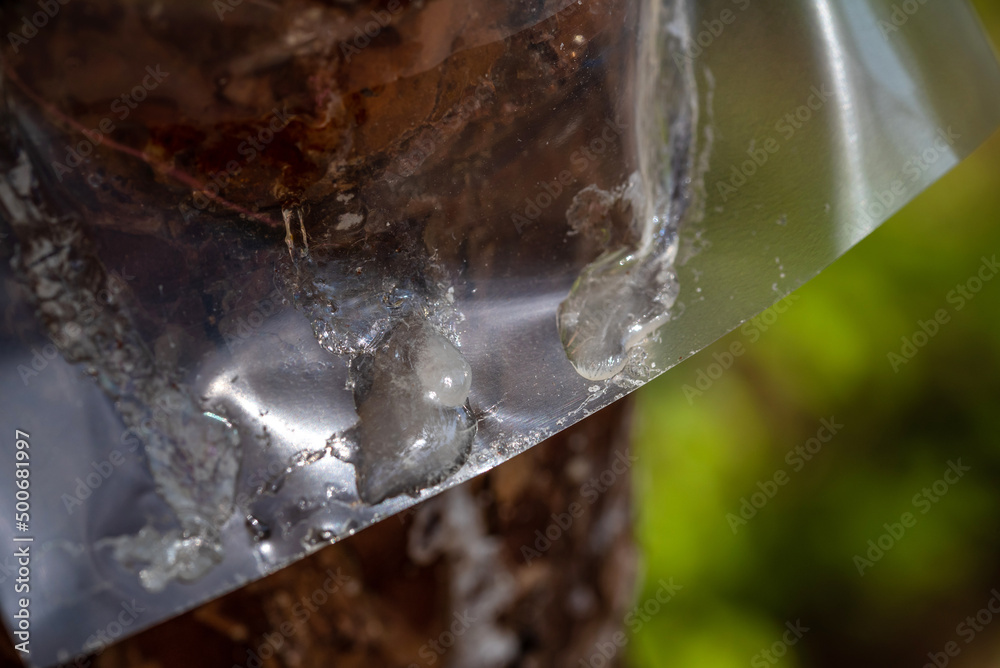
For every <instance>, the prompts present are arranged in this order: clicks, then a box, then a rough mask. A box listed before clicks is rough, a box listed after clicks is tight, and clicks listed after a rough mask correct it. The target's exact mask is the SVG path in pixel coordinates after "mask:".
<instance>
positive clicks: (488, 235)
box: [0, 0, 1000, 665]
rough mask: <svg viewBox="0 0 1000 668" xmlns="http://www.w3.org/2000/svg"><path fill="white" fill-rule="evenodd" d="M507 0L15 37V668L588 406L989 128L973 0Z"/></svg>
mask: <svg viewBox="0 0 1000 668" xmlns="http://www.w3.org/2000/svg"><path fill="white" fill-rule="evenodd" d="M362 4H363V3H362ZM522 4H524V3H486V2H482V3H479V2H472V3H469V2H465V1H464V0H462V1H459V0H455V1H454V2H452V1H450V0H437V1H433V0H431V1H429V2H427V3H426V5H425V6H424V7H423V8H422V9H420V8H417V7H416V6H412V5H409V4H408V3H403V4H402V5H399V4H395V3H393V4H392V7H397V8H398V7H403V8H404V9H401V10H399V11H398V12H396V11H393V12H392V13H390V14H386V12H388V11H389V9H388V6H383V7H382V8H381V9H379V10H378V11H380V12H382V13H380V14H378V15H376V14H372V13H369V12H370V8H369V7H364V8H360V7H361V5H357V6H355V7H354V8H353V9H352V8H346V7H347V6H346V5H345V6H332V7H330V6H325V5H324V6H323V7H324V8H323V9H322V10H320V9H318V8H317V7H319V6H320V3H317V4H316V5H313V4H312V3H309V2H302V3H289V5H288V6H286V7H285V8H284V9H280V8H278V9H276V8H275V7H277V6H276V5H265V4H259V5H258V4H253V3H243V4H242V6H240V7H238V8H236V9H235V10H234V11H233V12H231V13H228V14H225V15H224V16H222V17H219V16H217V15H216V9H215V8H214V7H213V5H212V3H205V2H194V1H192V2H178V3H170V6H169V8H166V7H164V5H163V4H161V3H148V4H147V3H142V2H139V3H125V2H122V3H115V2H85V1H84V0H78V1H77V2H75V3H71V4H69V5H66V6H65V7H64V8H63V9H62V10H61V14H60V16H57V17H56V18H55V19H54V20H53V22H52V25H51V26H49V27H48V28H46V30H43V31H40V32H39V34H38V36H36V37H33V38H32V40H31V42H30V43H28V44H25V45H22V46H21V50H20V51H19V52H18V53H14V52H12V51H11V50H8V51H7V52H6V53H5V61H4V82H3V86H4V103H5V106H4V114H5V118H4V136H3V139H4V148H3V155H2V158H3V167H4V176H3V179H2V180H0V207H2V213H3V225H4V228H3V232H4V233H5V234H6V235H7V236H5V237H4V241H3V243H4V246H5V249H6V251H7V257H8V258H9V259H10V266H9V267H8V268H5V270H4V271H5V283H6V288H7V289H6V291H5V292H6V294H5V295H4V299H5V303H4V306H5V308H4V313H5V319H4V322H3V327H4V329H3V332H2V337H3V339H2V341H3V344H2V345H3V347H2V351H0V356H2V357H0V365H2V368H3V373H2V374H0V396H2V403H0V416H2V420H0V423H2V424H3V425H4V429H5V430H7V432H9V433H8V435H7V436H4V437H3V441H2V447H0V452H2V453H3V456H4V457H8V458H10V459H9V460H8V461H9V462H13V457H14V454H13V451H14V440H15V439H14V430H15V429H20V430H22V431H24V432H28V433H29V434H30V443H31V457H32V459H31V471H32V473H31V476H32V477H31V484H32V488H31V489H32V497H31V526H30V530H29V531H28V532H18V531H16V530H15V526H14V524H13V515H14V508H13V505H14V492H15V487H14V479H13V477H12V476H7V477H5V478H4V479H2V480H0V507H3V508H5V509H6V512H5V513H4V514H3V516H2V517H0V540H2V541H4V542H5V544H9V545H12V544H13V543H11V540H12V538H13V536H15V535H19V536H22V537H23V536H26V535H30V536H32V537H33V539H34V542H33V543H32V551H33V558H32V562H31V569H32V590H31V614H32V627H31V628H32V638H31V650H32V651H31V654H30V657H28V660H29V661H30V662H31V663H33V664H35V665H48V664H52V663H54V662H55V661H56V660H66V659H68V658H70V657H72V656H74V655H77V654H78V653H80V652H81V651H95V650H100V648H101V647H102V646H103V644H104V643H106V642H109V641H113V640H116V639H118V638H120V637H122V636H123V635H125V634H129V633H134V632H136V631H138V630H140V629H142V628H144V627H146V626H149V625H151V624H154V623H157V622H159V621H162V620H164V619H166V618H168V617H170V616H172V615H174V614H177V613H179V612H182V611H184V610H187V609H189V608H191V607H193V606H195V605H197V604H199V603H201V602H203V601H206V600H208V599H210V598H213V597H215V596H218V595H221V594H223V593H225V592H226V591H229V590H231V589H233V588H236V587H239V586H241V585H242V584H244V583H246V582H248V581H250V580H253V579H255V578H259V577H261V576H263V575H266V574H267V573H269V572H272V571H273V570H275V569H277V568H280V567H281V566H283V565H286V564H288V563H289V562H291V561H293V560H295V559H298V558H300V557H302V556H303V555H305V554H307V553H308V552H310V551H312V550H315V549H318V548H319V547H321V546H322V545H324V544H326V543H328V542H330V541H333V540H337V539H339V538H343V537H345V536H348V535H351V534H353V533H354V532H356V531H358V530H360V529H363V528H364V527H365V526H368V525H370V524H371V523H373V522H376V521H379V520H380V519H382V518H384V517H386V516H388V515H391V514H393V513H396V512H399V511H400V510H403V509H405V508H406V507H408V506H410V505H413V504H414V503H417V502H419V501H420V500H421V499H425V498H427V497H429V496H432V495H434V494H436V493H438V492H440V491H441V490H443V489H445V488H447V487H450V486H452V485H456V484H459V483H461V482H463V481H465V480H468V479H469V478H471V477H473V476H475V475H477V474H479V473H482V472H483V471H486V470H488V469H490V468H491V467H493V466H496V465H497V464H499V463H500V462H502V461H504V460H506V459H508V458H510V457H512V456H514V455H516V454H518V453H519V452H522V451H523V450H525V449H526V448H528V447H531V446H532V445H534V444H536V443H537V442H539V441H540V440H542V439H544V438H545V437H547V436H549V435H551V434H552V433H555V432H556V431H558V430H559V429H561V428H564V427H566V426H568V425H570V424H572V423H573V422H575V421H577V420H580V419H583V418H584V417H586V416H587V415H589V414H590V413H592V412H594V411H596V410H598V409H600V408H601V407H603V406H605V405H607V404H608V403H610V402H612V401H614V400H615V399H617V398H620V397H621V396H623V395H624V394H625V393H627V392H629V391H631V390H633V389H635V388H636V387H638V386H640V385H642V384H643V383H645V382H647V381H649V380H650V379H652V378H654V377H655V376H657V375H658V374H660V373H662V372H663V371H665V370H667V369H668V368H670V367H671V366H673V365H675V364H677V363H678V362H679V361H680V360H682V359H684V358H686V357H688V356H690V355H692V354H694V353H695V352H697V351H698V350H699V349H701V348H703V347H704V346H706V345H708V344H709V343H711V342H712V341H713V340H715V339H716V338H718V337H719V336H721V335H723V334H724V333H726V332H727V331H729V330H731V329H733V328H735V327H736V326H738V325H739V324H741V323H742V322H743V321H745V320H746V319H748V318H749V317H751V316H753V315H754V314H756V313H757V312H759V311H760V310H761V309H763V308H765V307H766V306H768V305H770V304H771V303H773V302H774V301H776V300H777V299H779V298H780V297H782V296H783V295H785V294H787V293H788V292H790V291H792V290H794V289H795V288H796V287H798V286H799V285H801V284H802V283H803V282H805V281H806V280H808V279H809V278H811V277H812V276H814V275H815V274H816V273H817V272H818V271H819V270H820V269H822V268H823V267H825V266H826V265H827V264H829V263H830V262H832V261H833V260H834V259H836V258H837V257H838V256H839V255H841V254H842V253H844V252H845V251H846V250H847V249H849V248H850V247H851V246H852V245H853V244H855V243H857V242H858V241H860V240H861V239H862V238H863V237H864V236H865V235H866V234H868V233H869V232H870V231H871V230H872V229H874V227H876V226H877V225H878V224H879V223H881V222H882V221H883V220H884V219H886V218H887V217H888V216H890V215H891V214H892V213H893V212H894V211H896V210H897V209H898V208H900V207H901V206H902V205H903V204H905V203H906V202H907V201H908V200H909V199H911V198H912V197H913V196H915V195H916V194H917V193H918V192H919V191H920V190H922V189H923V188H925V187H926V186H927V185H928V184H930V183H931V182H933V181H934V180H935V179H937V178H938V177H939V176H941V175H942V174H943V173H944V172H946V171H947V170H948V169H950V168H951V167H952V166H954V165H955V164H956V162H957V161H958V160H959V159H960V158H961V157H963V156H964V155H966V154H967V153H969V152H970V151H971V150H972V149H973V148H975V147H976V146H977V145H978V144H979V143H981V142H982V141H983V140H984V139H985V137H986V136H987V135H988V134H989V133H990V132H991V131H992V130H993V128H994V127H995V126H996V124H997V122H998V119H1000V76H998V70H997V66H996V62H995V59H994V55H993V52H992V51H991V49H990V47H989V45H988V44H987V42H986V41H985V39H984V37H983V35H982V34H981V31H980V28H979V26H978V23H977V21H976V19H975V17H974V15H973V14H972V12H971V10H970V9H969V8H968V7H967V6H966V5H965V4H960V3H949V4H940V5H938V4H934V3H929V4H926V5H921V6H920V9H919V11H917V12H916V13H915V14H913V15H912V16H910V15H907V16H906V17H905V18H906V20H905V22H902V23H901V25H897V23H899V17H896V19H894V18H893V7H892V3H890V2H878V1H865V2H852V3H833V2H828V1H825V0H813V1H811V2H803V3H787V2H776V1H774V2H749V1H747V2H743V1H740V0H733V1H729V0H725V1H723V0H711V1H705V2H697V3H695V2H687V3H685V2H680V3H676V4H675V3H673V2H671V1H670V0H663V1H662V2H660V1H659V0H651V1H650V2H639V1H638V0H636V1H633V2H627V1H625V0H621V1H618V2H611V1H610V0H609V1H607V2H601V1H600V0H584V2H582V3H574V2H546V3H539V5H538V6H536V7H534V9H530V10H529V9H526V8H523V7H522V6H521V5H522ZM74 6H77V9H76V10H74ZM5 11H8V12H11V11H13V12H14V14H8V15H7V16H6V18H5V19H4V20H5V24H6V25H12V24H13V25H17V24H19V21H20V16H21V15H20V14H17V9H16V8H15V9H13V10H5ZM74 11H81V12H86V11H90V12H92V16H91V20H90V22H86V21H83V22H80V21H79V20H77V21H75V22H74V20H73V19H79V18H80V17H79V15H75V14H73V12H74ZM397 14H398V15H397ZM379 17H381V19H383V20H384V25H383V20H379ZM61 20H64V21H66V23H60V21H61ZM894 20H895V21H896V23H893V21H894ZM372 21H375V22H376V23H375V24H374V25H375V26H382V27H381V28H375V27H371V26H372ZM366 26H367V27H369V28H370V30H371V32H375V33H376V35H375V36H374V37H370V38H369V40H368V42H365V41H364V40H363V39H362V40H360V41H358V40H357V39H356V38H357V36H358V35H361V34H362V33H359V32H356V31H355V30H354V29H355V28H356V27H357V28H359V29H360V30H361V31H364V30H365V29H366ZM387 26H388V27H387ZM102 34H103V35H104V36H105V40H104V42H103V43H101V44H100V46H98V45H96V44H95V41H96V39H95V37H96V36H98V35H102ZM74 35H77V36H76V37H74ZM181 36H183V37H181ZM345 44H346V45H347V46H348V48H346V49H345V48H344V45H345ZM351 48H354V49H355V50H354V51H352V50H351ZM32 49H34V51H32ZM330 63H335V64H336V67H333V66H330ZM157 64H160V65H162V66H163V70H164V71H166V72H168V73H169V74H168V75H166V76H163V75H160V76H161V77H162V81H154V80H153V79H147V80H146V81H147V84H148V86H147V89H148V90H147V93H148V100H147V99H145V98H146V97H147V96H143V97H144V100H142V101H137V100H135V99H132V100H131V101H132V102H133V103H134V108H133V107H132V106H129V113H128V114H126V118H125V119H121V118H120V114H121V112H122V111H123V108H121V107H113V106H112V105H113V104H114V100H115V99H116V98H120V96H121V94H122V93H123V92H126V93H127V92H128V91H130V90H133V88H132V86H133V85H134V84H136V83H137V82H142V81H143V80H144V77H146V76H147V74H148V73H149V72H150V71H149V70H148V69H147V67H150V66H152V67H154V71H155V66H156V65H157ZM324 64H325V65H324ZM327 66H329V67H327ZM150 76H152V75H150ZM150 86H152V88H149V87H150ZM104 117H110V118H112V119H113V121H114V125H115V129H114V130H113V131H110V132H108V133H107V134H106V135H102V139H103V140H104V141H101V142H97V141H93V142H92V143H94V144H95V146H94V147H93V154H92V155H91V156H88V157H87V159H86V160H85V161H84V162H83V163H82V164H81V165H79V166H75V167H71V168H70V169H69V171H68V172H67V173H61V168H57V167H56V166H55V165H56V163H59V164H60V165H61V166H64V165H65V164H66V161H67V157H68V153H67V146H73V145H76V146H78V145H79V142H80V141H81V140H83V139H84V138H86V137H88V135H84V134H83V133H82V130H84V129H87V130H90V129H92V128H94V127H99V123H100V121H101V120H102V118H104ZM272 122H273V123H274V125H271V123H272ZM264 127H269V129H271V131H272V134H271V135H270V139H269V140H268V141H267V142H264V141H263V140H264V139H265V138H267V137H268V135H266V134H264V135H261V134H260V132H261V131H262V128H264ZM90 136H94V135H93V134H92V135H90ZM250 136H254V137H256V138H257V141H258V142H259V143H260V146H259V147H256V146H255V145H254V146H255V147H254V149H253V156H254V157H253V158H250V157H249V155H250V150H249V149H248V148H246V146H245V144H244V143H243V141H242V140H243V139H244V138H246V137H250ZM251 145H253V144H251ZM241 148H242V149H246V150H245V151H244V150H241ZM231 163H235V169H232V167H233V164H231ZM223 172H224V173H226V174H228V178H219V174H220V173H223ZM210 181H212V182H214V184H215V185H214V188H213V187H211V186H208V183H209V182H210ZM84 307H86V309H89V310H86V309H84ZM74 323H76V325H77V327H76V328H75V329H74V328H73V327H71V325H73V324H74ZM68 327H69V330H67V328H68ZM11 468H12V464H11V463H8V464H5V465H4V470H11ZM5 553H7V554H10V553H11V551H5ZM0 565H2V568H0V579H2V581H0V604H2V607H3V612H4V615H5V618H6V622H7V624H8V627H9V628H12V627H14V624H12V621H13V620H12V615H13V613H14V611H15V610H16V609H17V603H16V598H17V597H18V596H17V595H16V594H15V592H14V584H13V580H14V577H15V576H14V570H13V565H14V563H13V559H12V558H11V557H7V558H6V561H0ZM130 606H131V607H130ZM123 610H125V611H126V612H128V614H127V615H126V617H129V619H130V620H131V621H130V624H129V625H127V626H126V627H124V628H122V627H121V626H120V625H117V626H116V624H117V621H116V620H119V619H120V618H121V617H120V615H121V613H122V612H123ZM129 611H131V612H129ZM133 613H134V614H133Z"/></svg>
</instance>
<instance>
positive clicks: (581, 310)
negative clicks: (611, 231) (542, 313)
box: [557, 175, 680, 380]
mask: <svg viewBox="0 0 1000 668" xmlns="http://www.w3.org/2000/svg"><path fill="white" fill-rule="evenodd" d="M641 187H642V186H641V182H640V181H639V178H638V176H637V175H633V177H632V178H631V180H630V181H629V183H628V184H626V185H625V186H624V187H622V188H620V189H618V190H617V191H615V192H614V193H604V194H605V195H608V196H610V195H612V194H613V195H614V197H615V198H616V199H619V200H626V201H628V200H630V201H631V210H632V215H633V216H637V217H639V220H637V221H636V222H635V225H636V227H637V228H638V231H639V233H640V235H641V238H640V240H639V242H638V243H637V244H636V247H634V248H633V247H625V248H619V249H617V250H613V251H608V252H606V253H604V254H603V255H601V257H599V258H597V260H595V261H594V262H592V263H590V264H589V265H587V266H586V267H585V268H584V270H583V271H582V272H581V273H580V276H579V277H578V278H577V279H576V282H575V283H574V284H573V288H572V289H571V290H570V293H569V296H567V297H566V299H565V300H564V301H563V302H562V304H560V305H559V311H558V314H557V324H558V326H559V336H560V338H561V340H562V343H563V347H564V349H565V350H566V355H567V357H568V358H569V361H570V362H571V363H572V364H573V367H574V368H575V369H576V371H577V373H579V374H580V375H581V376H583V377H584V378H586V379H587V380H607V379H609V378H612V377H613V376H615V375H617V374H618V373H620V372H621V371H622V369H624V368H625V365H626V363H627V361H628V353H629V350H630V349H632V348H633V347H635V346H636V345H638V344H639V343H641V342H642V341H643V340H644V339H645V338H646V337H648V336H649V335H650V334H652V333H653V332H655V331H656V330H657V329H658V328H659V327H660V326H661V325H663V324H664V323H665V322H667V321H668V320H669V319H670V308H671V307H672V306H673V304H674V302H675V301H676V300H677V295H678V294H679V292H680V288H679V286H678V283H677V275H676V274H675V272H674V269H673V262H674V258H675V257H676V254H677V243H676V239H677V236H676V231H675V230H674V228H673V226H671V225H668V224H667V222H666V219H665V217H661V216H654V215H651V212H649V210H648V207H646V206H644V205H643V204H642V198H643V195H642V194H641ZM591 191H593V189H589V190H585V191H582V192H589V193H590V194H591V196H592V195H593V193H592V192H591ZM573 210H574V209H571V211H573ZM644 211H645V212H646V213H643V212H644ZM644 217H648V220H643V218H644Z"/></svg>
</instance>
